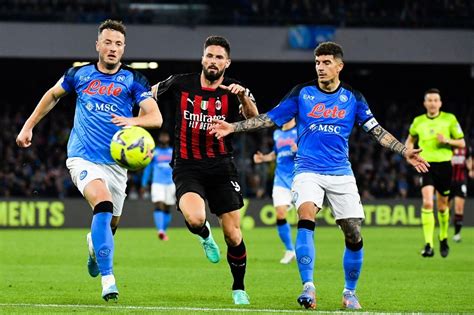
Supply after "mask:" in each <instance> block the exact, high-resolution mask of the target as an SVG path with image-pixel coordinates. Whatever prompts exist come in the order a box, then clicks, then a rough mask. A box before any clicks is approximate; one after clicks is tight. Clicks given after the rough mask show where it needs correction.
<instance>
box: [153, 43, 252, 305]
mask: <svg viewBox="0 0 474 315" xmlns="http://www.w3.org/2000/svg"><path fill="white" fill-rule="evenodd" d="M230 63H231V60H230V45H229V42H228V41H227V40H226V39H225V38H223V37H220V36H211V37H208V38H207V39H206V41H205V43H204V52H203V56H202V60H201V64H202V71H201V73H190V74H178V75H172V76H170V77H169V78H168V79H166V80H164V81H161V82H159V83H158V84H156V85H155V86H153V89H152V91H153V95H154V96H155V97H156V99H157V100H158V102H159V103H161V102H162V101H163V102H166V100H167V101H171V102H172V104H173V105H174V106H176V109H175V112H176V115H175V117H176V126H175V148H174V158H173V162H172V163H173V181H174V182H175V185H176V200H177V201H178V208H179V210H180V211H181V212H182V213H183V215H184V218H185V221H186V225H187V226H188V228H189V230H190V231H191V232H192V233H193V234H196V235H198V236H199V239H200V242H201V244H202V246H203V247H204V251H205V253H206V256H207V258H208V259H209V260H210V261H211V262H213V263H217V262H218V261H219V260H220V252H219V247H218V246H217V244H216V242H215V241H214V239H213V237H212V233H211V230H210V226H209V223H208V222H207V220H206V211H205V200H207V202H208V204H209V208H210V211H211V213H213V214H215V215H217V216H218V217H219V220H220V222H221V225H222V230H223V232H224V238H225V241H226V243H227V261H228V263H229V266H230V270H231V272H232V276H233V278H234V282H233V285H232V297H233V300H234V303H235V304H249V297H248V295H247V293H246V292H245V288H244V276H245V269H246V262H247V252H246V249H245V244H244V241H243V238H242V233H241V231H240V213H239V209H240V208H242V206H243V199H242V192H241V189H240V185H239V183H238V176H237V170H236V167H235V164H234V161H233V157H232V144H231V139H228V138H225V139H217V138H216V137H214V136H213V135H211V134H209V130H208V129H209V127H210V126H211V123H212V120H214V119H219V120H225V121H228V122H235V121H238V120H241V119H243V118H251V117H255V116H257V115H258V110H257V106H256V105H255V100H254V98H253V96H252V94H251V93H250V91H249V89H248V88H245V87H244V86H242V85H241V83H239V82H238V81H236V80H234V79H230V78H227V77H224V73H225V70H226V69H227V68H228V67H229V66H230Z"/></svg>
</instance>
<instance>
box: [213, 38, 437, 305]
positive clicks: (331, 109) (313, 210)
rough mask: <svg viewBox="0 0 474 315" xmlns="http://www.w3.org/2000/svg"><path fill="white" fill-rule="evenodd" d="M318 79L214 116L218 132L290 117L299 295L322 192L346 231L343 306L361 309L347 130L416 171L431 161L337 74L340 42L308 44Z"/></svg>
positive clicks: (356, 204)
mask: <svg viewBox="0 0 474 315" xmlns="http://www.w3.org/2000/svg"><path fill="white" fill-rule="evenodd" d="M314 55H315V63H316V73H317V79H316V80H313V81H310V82H307V83H303V84H299V85H297V86H295V87H294V88H293V89H292V90H291V91H290V92H289V93H288V94H287V95H286V96H285V97H284V98H283V100H281V102H280V103H279V104H278V105H277V106H276V107H275V108H273V109H272V110H271V111H269V112H268V113H265V114H261V115H258V116H257V117H254V118H251V119H247V120H244V121H240V122H235V123H232V124H229V123H226V122H224V121H221V120H215V121H214V124H213V126H212V127H211V133H213V134H215V136H216V137H217V138H221V137H224V136H226V135H228V134H230V133H233V132H243V131H248V130H257V129H261V128H267V127H272V126H274V125H278V126H281V125H283V124H284V123H286V122H288V121H289V120H291V119H292V118H296V126H297V129H298V142H297V145H298V150H297V153H296V160H295V177H294V179H293V185H292V190H293V193H294V200H295V205H296V207H297V209H298V218H299V220H298V232H297V236H296V259H297V263H298V270H299V273H300V277H301V281H302V283H303V292H302V293H301V295H300V296H299V297H298V299H297V301H298V303H299V304H300V305H302V306H304V307H305V308H311V309H314V308H316V289H315V286H314V280H313V273H314V260H315V257H316V252H315V245H314V228H315V216H316V214H317V212H318V211H319V210H320V209H321V208H322V205H323V200H324V199H325V198H326V199H327V200H328V202H329V205H330V207H331V209H332V213H333V215H334V217H335V219H336V223H337V224H338V225H339V226H340V228H341V229H342V231H343V233H344V236H345V251H344V256H343V268H344V275H345V284H344V290H343V293H342V295H343V298H342V302H343V307H344V308H347V309H360V308H361V306H360V303H359V300H358V298H357V296H356V295H355V290H356V285H357V281H358V279H359V275H360V272H361V268H362V261H363V257H364V252H363V249H362V247H363V243H362V235H361V225H362V221H363V219H364V211H363V208H362V204H361V201H360V196H359V193H358V190H357V186H356V182H355V178H354V175H353V172H352V169H351V164H350V162H349V146H348V141H349V136H350V133H351V131H352V128H353V127H354V124H355V123H357V124H358V125H359V126H361V127H362V129H363V130H364V131H365V132H368V133H370V134H371V135H372V136H373V138H374V139H375V140H376V141H377V142H378V143H380V144H381V145H382V146H384V147H386V148H389V149H390V150H392V151H394V152H397V153H399V154H401V155H403V156H404V157H405V158H406V160H407V162H408V163H409V164H411V165H412V166H413V167H415V169H416V170H417V171H418V172H423V173H425V172H427V171H428V167H429V164H428V163H427V162H426V161H425V160H424V159H423V158H421V157H420V156H419V153H420V152H421V150H420V149H408V148H406V147H405V145H403V144H402V143H400V142H399V141H398V140H397V139H395V137H394V136H392V135H391V134H390V133H389V132H387V131H386V130H385V129H384V128H382V126H380V125H379V123H378V122H377V120H376V119H375V118H374V116H373V115H372V112H371V111H370V109H369V106H368V104H367V102H366V100H365V98H364V97H363V96H362V94H361V93H360V92H358V91H356V90H354V89H353V88H352V87H350V86H349V85H347V84H345V83H343V82H341V81H340V80H339V73H340V72H341V70H342V68H343V67H344V63H343V60H342V57H343V52H342V48H341V46H339V45H338V44H336V43H333V42H324V43H321V44H319V45H318V47H316V49H315V51H314Z"/></svg>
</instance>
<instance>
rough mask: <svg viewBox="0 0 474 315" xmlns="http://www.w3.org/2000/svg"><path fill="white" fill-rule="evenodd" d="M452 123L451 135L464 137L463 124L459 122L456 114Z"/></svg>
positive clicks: (458, 137)
mask: <svg viewBox="0 0 474 315" xmlns="http://www.w3.org/2000/svg"><path fill="white" fill-rule="evenodd" d="M452 117H453V118H452V120H451V124H450V126H449V132H450V133H451V136H452V137H453V139H462V138H464V133H463V131H462V128H461V125H460V124H459V122H458V120H457V119H456V116H454V115H453V116H452Z"/></svg>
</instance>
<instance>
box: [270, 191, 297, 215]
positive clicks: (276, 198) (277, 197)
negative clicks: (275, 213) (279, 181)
mask: <svg viewBox="0 0 474 315" xmlns="http://www.w3.org/2000/svg"><path fill="white" fill-rule="evenodd" d="M272 198H273V206H274V207H278V206H288V209H290V208H291V206H292V205H293V203H292V202H291V201H292V196H291V190H290V189H288V188H285V187H281V186H273V191H272Z"/></svg>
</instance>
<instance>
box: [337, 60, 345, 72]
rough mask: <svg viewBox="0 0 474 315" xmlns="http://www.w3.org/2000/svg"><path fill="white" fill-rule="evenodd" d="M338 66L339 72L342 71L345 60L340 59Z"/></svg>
mask: <svg viewBox="0 0 474 315" xmlns="http://www.w3.org/2000/svg"><path fill="white" fill-rule="evenodd" d="M337 68H338V70H339V72H341V71H342V68H344V62H343V61H342V60H340V61H339V63H338V65H337Z"/></svg>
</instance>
